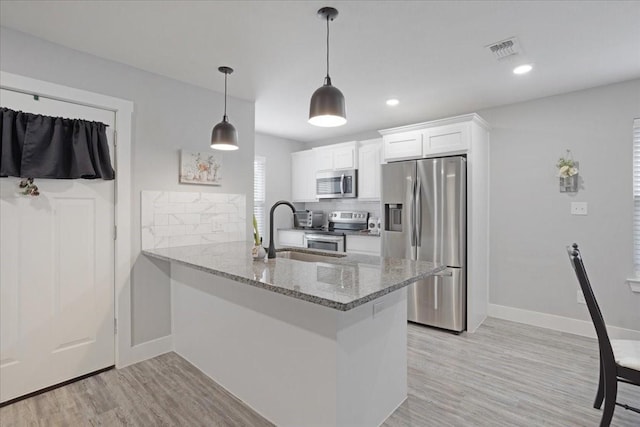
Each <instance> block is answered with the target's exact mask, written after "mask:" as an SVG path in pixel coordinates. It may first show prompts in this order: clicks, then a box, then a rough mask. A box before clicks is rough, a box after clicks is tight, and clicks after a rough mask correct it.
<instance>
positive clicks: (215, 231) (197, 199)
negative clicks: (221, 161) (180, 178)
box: [140, 191, 246, 249]
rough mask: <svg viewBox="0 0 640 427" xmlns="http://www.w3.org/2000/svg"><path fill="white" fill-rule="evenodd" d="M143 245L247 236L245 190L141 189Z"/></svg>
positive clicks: (216, 240)
mask: <svg viewBox="0 0 640 427" xmlns="http://www.w3.org/2000/svg"><path fill="white" fill-rule="evenodd" d="M140 197H141V212H140V223H141V240H142V249H156V248H167V247H172V246H188V245H199V244H206V243H218V242H232V241H237V240H245V239H246V214H245V208H246V197H245V195H244V194H226V193H197V192H175V191H142V192H141V195H140Z"/></svg>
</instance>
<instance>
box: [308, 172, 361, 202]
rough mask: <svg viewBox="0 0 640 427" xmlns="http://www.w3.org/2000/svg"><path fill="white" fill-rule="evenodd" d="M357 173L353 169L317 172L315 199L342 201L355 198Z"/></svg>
mask: <svg viewBox="0 0 640 427" xmlns="http://www.w3.org/2000/svg"><path fill="white" fill-rule="evenodd" d="M357 174H358V171H356V170H355V169H351V170H344V171H335V172H318V173H317V174H316V197H317V198H318V199H343V198H348V197H357V191H356V189H357V188H358V185H357V181H356V178H357Z"/></svg>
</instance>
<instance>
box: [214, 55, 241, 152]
mask: <svg viewBox="0 0 640 427" xmlns="http://www.w3.org/2000/svg"><path fill="white" fill-rule="evenodd" d="M218 71H220V72H221V73H224V115H223V116H222V121H221V122H220V123H218V124H217V125H215V126H214V128H213V131H212V132H211V148H214V149H216V150H225V151H230V150H237V149H238V132H236V128H235V127H233V125H232V124H231V123H229V119H228V118H227V75H229V74H231V73H233V68H230V67H218Z"/></svg>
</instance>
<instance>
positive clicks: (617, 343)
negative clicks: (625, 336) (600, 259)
mask: <svg viewBox="0 0 640 427" xmlns="http://www.w3.org/2000/svg"><path fill="white" fill-rule="evenodd" d="M567 252H569V258H570V259H571V264H572V266H573V269H574V270H575V272H576V276H577V277H578V282H579V283H580V288H582V293H583V294H584V299H585V302H586V303H587V308H588V309H589V314H590V315H591V320H593V326H594V327H595V328H596V335H597V336H598V346H599V347H600V381H599V384H598V392H597V393H596V400H595V402H594V404H593V407H594V408H597V409H600V407H601V406H602V401H603V400H604V410H603V411H602V419H601V421H600V427H608V426H609V425H610V424H611V417H613V410H614V409H615V405H618V406H622V407H623V408H625V409H628V410H631V411H634V412H637V413H639V414H640V409H638V408H634V407H632V406H629V405H625V404H621V403H618V402H616V395H617V394H618V381H621V382H625V383H628V384H633V385H637V386H640V341H633V340H609V334H607V326H606V325H605V323H604V319H603V318H602V313H601V312H600V307H599V306H598V302H597V301H596V298H595V296H594V295H593V290H592V289H591V284H590V283H589V278H588V277H587V272H586V270H585V268H584V264H583V263H582V256H581V255H580V250H579V249H578V245H577V244H576V243H574V244H573V245H572V246H571V247H567Z"/></svg>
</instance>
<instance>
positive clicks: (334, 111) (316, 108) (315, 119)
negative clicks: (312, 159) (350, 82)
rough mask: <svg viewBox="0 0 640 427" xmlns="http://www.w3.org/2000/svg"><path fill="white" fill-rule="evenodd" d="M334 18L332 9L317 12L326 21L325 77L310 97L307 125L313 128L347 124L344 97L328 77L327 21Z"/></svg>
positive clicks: (334, 10)
mask: <svg viewBox="0 0 640 427" xmlns="http://www.w3.org/2000/svg"><path fill="white" fill-rule="evenodd" d="M336 16H338V11H337V10H336V9H334V8H332V7H323V8H322V9H320V10H318V17H320V18H321V19H325V20H326V21H327V76H326V77H325V78H324V85H323V86H322V87H320V88H318V89H317V90H316V91H315V92H313V95H312V96H311V104H310V106H309V123H311V124H312V125H314V126H321V127H335V126H342V125H343V124H345V123H346V122H347V111H346V108H345V103H344V95H343V94H342V92H340V89H338V88H337V87H335V86H333V85H331V77H329V21H333V20H334V19H335V18H336Z"/></svg>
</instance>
